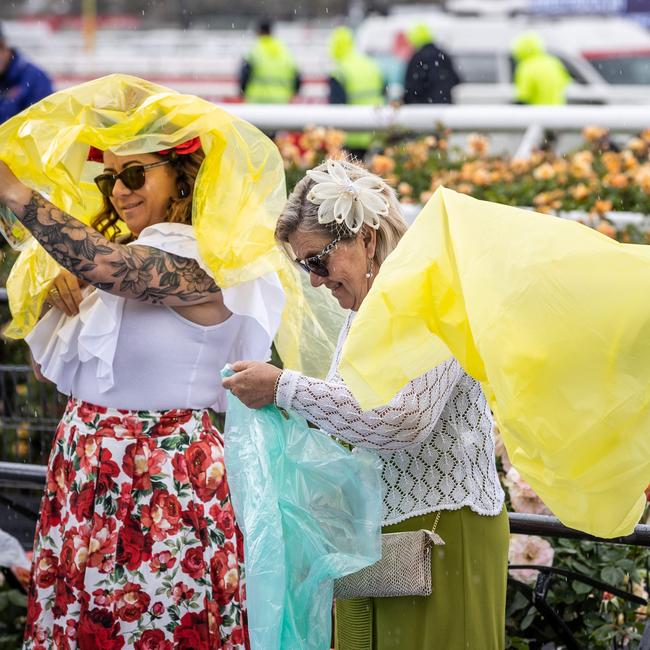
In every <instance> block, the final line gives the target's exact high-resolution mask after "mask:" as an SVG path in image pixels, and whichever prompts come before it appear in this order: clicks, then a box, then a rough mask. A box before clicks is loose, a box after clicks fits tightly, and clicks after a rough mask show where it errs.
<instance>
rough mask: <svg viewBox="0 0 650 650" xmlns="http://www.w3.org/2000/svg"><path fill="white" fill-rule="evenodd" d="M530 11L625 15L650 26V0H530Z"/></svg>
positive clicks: (560, 14) (548, 13) (556, 13)
mask: <svg viewBox="0 0 650 650" xmlns="http://www.w3.org/2000/svg"><path fill="white" fill-rule="evenodd" d="M528 11H529V12H530V13H533V14H543V15H547V16H571V15H594V14H596V15H601V16H603V15H605V16H625V17H626V18H631V19H632V20H635V21H637V22H639V23H642V24H643V25H645V26H646V27H650V0H529V3H528Z"/></svg>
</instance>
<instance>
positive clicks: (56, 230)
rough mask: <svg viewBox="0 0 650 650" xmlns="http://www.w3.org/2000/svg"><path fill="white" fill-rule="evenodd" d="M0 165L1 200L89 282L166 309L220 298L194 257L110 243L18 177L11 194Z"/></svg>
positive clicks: (58, 257) (63, 262) (62, 261)
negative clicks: (189, 257) (7, 188)
mask: <svg viewBox="0 0 650 650" xmlns="http://www.w3.org/2000/svg"><path fill="white" fill-rule="evenodd" d="M0 167H2V168H3V169H0V184H1V186H2V190H3V191H1V192H0V200H2V201H3V202H4V203H6V204H7V205H8V207H9V208H11V209H12V210H13V212H15V214H16V216H17V217H18V218H19V219H20V220H21V222H22V223H23V224H24V226H25V227H26V228H27V229H28V230H29V231H30V232H31V233H32V234H33V235H34V237H35V238H36V239H37V240H38V242H39V243H40V244H41V246H43V248H45V250H46V251H47V252H48V253H49V254H50V255H51V256H52V257H53V258H54V259H55V260H56V261H57V262H58V263H59V264H60V265H61V266H63V267H65V268H66V269H68V270H69V271H71V272H72V273H74V274H75V275H76V276H77V277H79V278H81V279H82V280H84V281H85V282H87V283H88V284H92V285H93V286H95V287H97V288H98V289H102V290H103V291H107V292H109V293H113V294H115V295H118V296H122V297H124V298H132V299H136V300H142V301H145V302H150V303H153V304H161V305H167V306H169V307H184V306H189V305H196V304H201V303H206V302H212V301H215V300H220V298H219V297H218V296H219V288H218V287H217V286H216V284H215V283H214V281H213V280H212V279H211V278H210V277H209V276H208V275H207V273H205V271H203V269H201V268H200V266H199V265H198V262H196V260H192V259H187V258H184V257H180V256H178V255H173V254H171V253H166V252H164V251H161V250H158V249H156V248H151V247H149V246H138V245H137V244H135V245H130V246H124V245H121V244H115V243H113V242H110V241H108V240H107V239H106V238H105V237H104V236H103V235H100V234H99V233H98V232H97V231H95V230H93V229H92V228H90V227H88V226H85V225H84V224H83V223H81V222H80V221H78V220H77V219H75V218H74V217H71V216H70V215H69V214H66V213H65V212H62V211H61V210H59V209H58V208H57V207H56V206H54V205H52V204H51V203H49V202H48V201H46V200H45V199H44V198H43V197H42V196H41V195H40V194H37V193H36V192H32V191H31V190H29V189H28V188H26V187H25V186H24V185H22V183H20V182H19V181H16V182H17V183H18V185H16V184H15V183H14V184H13V185H12V191H11V192H9V191H6V190H5V187H6V184H5V183H3V182H2V181H4V180H5V179H6V178H7V174H6V171H5V170H7V169H8V168H7V167H6V166H5V165H4V164H3V163H1V162H0ZM9 173H10V172H9Z"/></svg>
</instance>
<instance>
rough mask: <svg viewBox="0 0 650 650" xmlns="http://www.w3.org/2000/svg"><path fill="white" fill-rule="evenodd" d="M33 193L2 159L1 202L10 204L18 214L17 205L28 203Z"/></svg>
mask: <svg viewBox="0 0 650 650" xmlns="http://www.w3.org/2000/svg"><path fill="white" fill-rule="evenodd" d="M31 195H32V191H31V190H30V189H29V188H28V187H27V186H26V185H23V183H21V182H20V181H19V180H18V179H17V178H16V176H15V174H14V173H13V172H12V171H11V169H9V166H8V165H7V164H6V163H4V162H2V160H0V203H4V204H5V205H8V206H9V207H10V208H11V209H12V210H13V211H14V212H16V214H18V212H19V210H18V209H17V206H18V205H20V206H23V205H27V203H29V200H30V198H31ZM18 216H19V217H20V216H21V215H20V214H18Z"/></svg>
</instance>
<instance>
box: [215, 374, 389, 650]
mask: <svg viewBox="0 0 650 650" xmlns="http://www.w3.org/2000/svg"><path fill="white" fill-rule="evenodd" d="M222 374H224V376H225V374H231V372H229V371H224V373H222ZM225 456H226V470H227V472H228V483H229V485H230V492H231V495H232V502H233V506H234V509H235V515H236V519H237V523H238V525H239V527H240V528H241V530H242V532H243V534H244V558H245V563H246V599H247V608H248V625H249V634H250V640H251V647H252V649H253V650H293V649H297V648H300V649H302V650H308V649H313V650H324V649H325V648H327V649H329V648H330V647H331V645H330V642H331V638H330V637H331V607H332V591H333V581H334V579H335V578H338V577H340V576H343V575H347V574H348V573H352V572H354V571H358V570H359V569H361V568H363V567H364V566H368V565H369V564H373V563H374V562H376V561H377V560H378V559H379V557H380V554H381V538H380V524H381V494H382V489H381V461H380V460H379V459H378V458H377V456H375V455H373V454H371V453H369V452H367V451H364V450H360V449H355V450H353V451H349V450H348V449H346V448H344V447H342V446H341V445H339V444H338V443H337V442H335V441H334V440H333V439H332V438H330V436H328V435H327V434H325V433H324V432H322V431H320V430H318V429H311V428H309V426H308V425H307V422H306V421H305V420H304V419H303V418H301V417H299V416H297V415H296V414H293V413H290V414H288V416H285V415H284V414H283V412H281V411H279V410H278V409H277V408H275V407H273V406H267V407H264V408H262V409H259V410H251V409H249V408H247V407H246V406H244V405H243V404H242V403H241V402H240V401H239V400H238V399H237V398H236V397H234V396H233V395H232V394H231V393H228V411H227V415H226V426H225Z"/></svg>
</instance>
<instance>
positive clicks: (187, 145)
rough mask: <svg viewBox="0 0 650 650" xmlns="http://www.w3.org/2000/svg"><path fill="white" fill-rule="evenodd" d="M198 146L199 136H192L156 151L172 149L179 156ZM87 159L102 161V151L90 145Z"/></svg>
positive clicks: (170, 150) (165, 152)
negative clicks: (170, 146) (189, 138)
mask: <svg viewBox="0 0 650 650" xmlns="http://www.w3.org/2000/svg"><path fill="white" fill-rule="evenodd" d="M200 146H201V138H199V137H196V138H192V139H191V140H186V141H185V142H181V143H180V144H177V145H176V146H175V147H172V148H171V149H161V150H160V151H157V152H156V153H161V154H168V153H171V152H172V151H174V152H176V153H177V154H178V155H179V156H186V155H187V154H190V153H194V152H195V151H196V150H197V149H199V147H200ZM88 160H90V161H91V162H98V163H103V162H104V152H103V151H102V150H101V149H97V147H90V148H89V149H88Z"/></svg>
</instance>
